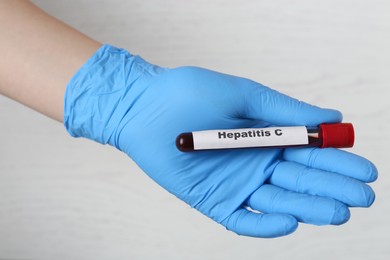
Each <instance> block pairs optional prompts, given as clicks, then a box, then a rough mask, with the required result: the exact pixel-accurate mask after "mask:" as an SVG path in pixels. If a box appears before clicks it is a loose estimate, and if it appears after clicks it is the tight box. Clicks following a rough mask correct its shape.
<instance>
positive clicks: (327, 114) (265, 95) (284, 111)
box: [245, 85, 342, 126]
mask: <svg viewBox="0 0 390 260" xmlns="http://www.w3.org/2000/svg"><path fill="white" fill-rule="evenodd" d="M246 94H247V98H246V103H245V111H246V112H245V116H246V117H247V118H248V119H254V120H262V121H267V122H268V123H270V124H272V125H306V126H316V125H319V124H321V123H336V122H341V120H342V114H341V113H340V112H339V111H337V110H334V109H324V108H320V107H317V106H313V105H310V104H308V103H305V102H302V101H299V100H297V99H294V98H292V97H289V96H287V95H284V94H282V93H279V92H278V91H275V90H273V89H270V88H267V87H259V86H258V85H257V86H254V87H253V88H252V89H250V90H249V91H248V92H247V93H246Z"/></svg>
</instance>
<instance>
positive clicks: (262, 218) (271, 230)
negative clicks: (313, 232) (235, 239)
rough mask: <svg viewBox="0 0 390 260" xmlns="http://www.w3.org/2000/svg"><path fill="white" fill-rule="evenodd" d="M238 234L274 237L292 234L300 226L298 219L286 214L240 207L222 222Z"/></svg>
mask: <svg viewBox="0 0 390 260" xmlns="http://www.w3.org/2000/svg"><path fill="white" fill-rule="evenodd" d="M221 224H222V225H224V226H225V227H226V229H228V230H231V231H233V232H235V233H236V234H238V235H243V236H251V237H262V238H272V237H280V236H285V235H288V234H291V233H292V232H294V231H295V230H296V229H297V227H298V222H297V220H296V219H295V218H294V217H292V216H289V215H285V214H261V213H255V212H252V211H249V210H247V209H245V208H239V209H237V210H236V211H235V212H233V213H232V214H231V215H230V216H229V217H228V218H227V219H225V220H224V221H223V222H222V223H221Z"/></svg>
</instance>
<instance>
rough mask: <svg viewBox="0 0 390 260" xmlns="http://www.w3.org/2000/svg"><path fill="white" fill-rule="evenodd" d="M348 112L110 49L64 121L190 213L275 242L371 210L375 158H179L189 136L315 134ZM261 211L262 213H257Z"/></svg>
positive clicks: (220, 154)
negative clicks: (245, 131) (255, 130)
mask: <svg viewBox="0 0 390 260" xmlns="http://www.w3.org/2000/svg"><path fill="white" fill-rule="evenodd" d="M339 121H341V114H340V113H339V112H338V111H335V110H330V109H321V108H318V107H315V106H311V105H308V104H306V103H303V102H300V101H297V100H295V99H292V98H290V97H288V96H286V95H283V94H281V93H278V92H276V91H274V90H272V89H269V88H267V87H265V86H263V85H260V84H258V83H255V82H253V81H250V80H248V79H244V78H239V77H234V76H229V75H224V74H220V73H217V72H213V71H209V70H205V69H201V68H196V67H181V68H176V69H166V68H161V67H158V66H154V65H152V64H149V63H148V62H146V61H144V60H143V59H141V58H140V57H137V56H132V55H131V54H129V53H128V52H126V51H125V50H122V49H117V48H115V47H111V46H108V45H105V46H103V47H101V48H100V49H99V50H98V51H97V52H96V53H95V54H94V56H93V57H91V58H90V59H89V61H88V62H87V63H86V64H85V65H84V66H83V67H82V68H81V69H80V70H79V71H78V72H77V73H76V74H75V75H74V76H73V78H72V79H71V81H70V82H69V84H68V86H67V91H66V95H65V117H64V123H65V126H66V128H67V130H68V131H69V133H70V134H71V135H72V136H75V137H86V138H89V139H92V140H95V141H97V142H100V143H102V144H110V145H113V146H115V147H116V148H118V149H119V150H121V151H123V152H125V153H126V154H128V155H129V156H130V157H131V158H132V159H133V160H134V161H135V162H136V163H137V164H138V165H139V166H140V167H141V168H142V169H143V171H145V172H146V173H147V174H148V175H149V176H150V177H151V178H153V179H154V180H155V181H156V182H157V183H159V184H160V185H161V186H162V187H164V188H165V189H166V190H168V191H169V192H171V193H172V194H174V195H175V196H177V197H178V198H180V199H182V200H183V201H185V202H186V203H188V204H189V205H191V207H194V208H196V209H197V210H199V211H200V212H202V213H203V214H205V215H207V216H209V217H210V218H212V219H214V220H215V221H216V222H218V223H220V224H222V225H224V226H225V227H226V228H227V229H229V230H232V231H234V232H236V233H237V234H241V235H247V236H255V237H276V236H283V235H287V234H289V233H291V232H293V231H294V230H295V229H296V228H297V223H298V222H297V221H300V222H305V223H312V224H316V225H326V224H335V225H338V224H342V223H344V222H346V221H347V220H348V219H349V216H350V215H349V210H348V207H350V206H351V207H356V206H358V207H368V206H370V205H371V204H372V202H373V201H374V192H373V191H372V189H371V188H370V187H369V186H368V185H366V184H365V182H371V181H374V180H375V179H376V177H377V171H376V169H375V166H374V165H373V164H371V163H370V162H369V161H368V160H366V159H364V158H362V157H359V156H357V155H353V154H351V153H347V152H344V151H341V150H337V149H313V148H308V149H306V148H305V149H302V148H301V149H285V150H284V149H239V150H220V151H199V152H193V153H182V152H180V151H179V150H178V149H177V148H176V146H175V139H176V136H177V135H178V134H180V133H182V132H191V131H198V130H206V129H225V128H248V127H266V126H269V125H307V126H314V125H318V124H320V123H324V122H339ZM260 212H262V213H260Z"/></svg>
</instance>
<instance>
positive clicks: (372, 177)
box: [365, 161, 378, 182]
mask: <svg viewBox="0 0 390 260" xmlns="http://www.w3.org/2000/svg"><path fill="white" fill-rule="evenodd" d="M365 172H366V182H374V181H376V180H377V179H378V169H377V168H376V166H375V165H374V164H373V163H372V162H370V161H367V169H366V171H365Z"/></svg>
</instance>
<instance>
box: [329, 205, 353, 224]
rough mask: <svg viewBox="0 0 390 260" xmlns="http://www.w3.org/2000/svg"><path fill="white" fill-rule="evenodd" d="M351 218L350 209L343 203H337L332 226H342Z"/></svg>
mask: <svg viewBox="0 0 390 260" xmlns="http://www.w3.org/2000/svg"><path fill="white" fill-rule="evenodd" d="M350 217H351V213H350V212H349V209H348V207H347V206H346V205H344V204H343V203H340V202H337V203H336V204H335V211H334V214H333V218H332V220H331V222H330V224H332V225H342V224H344V223H346V222H347V221H348V220H349V218H350Z"/></svg>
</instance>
